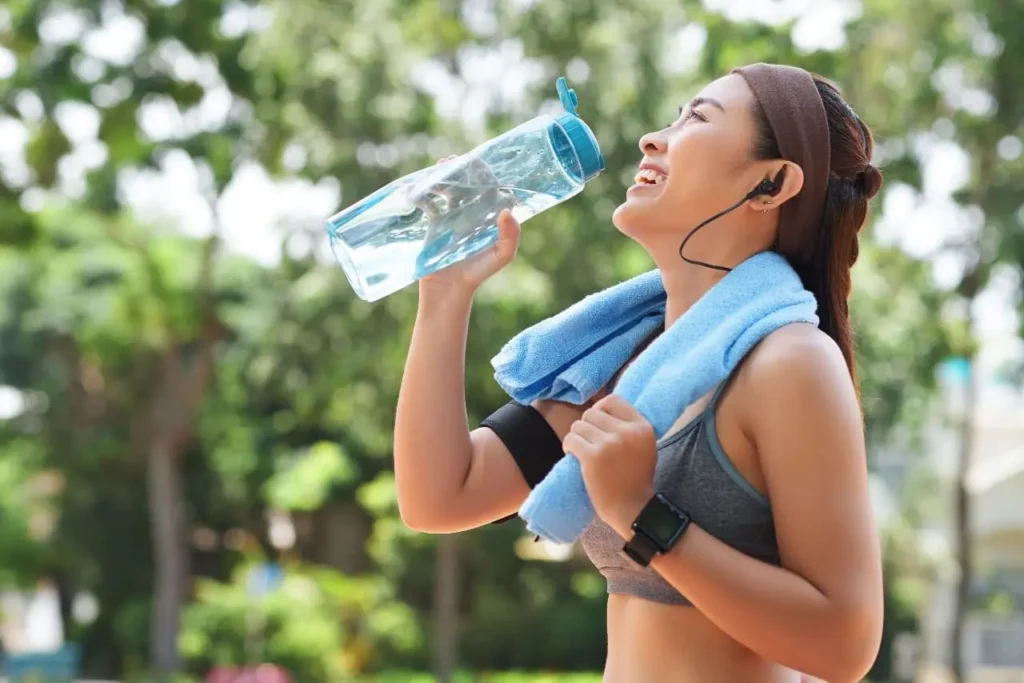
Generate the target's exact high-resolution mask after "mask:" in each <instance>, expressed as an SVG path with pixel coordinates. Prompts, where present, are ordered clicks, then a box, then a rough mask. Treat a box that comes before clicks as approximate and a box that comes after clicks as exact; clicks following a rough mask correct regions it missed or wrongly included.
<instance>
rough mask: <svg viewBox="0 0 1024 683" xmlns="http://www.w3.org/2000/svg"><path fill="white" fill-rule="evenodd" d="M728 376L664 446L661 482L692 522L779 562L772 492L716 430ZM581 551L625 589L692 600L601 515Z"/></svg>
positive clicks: (668, 600) (671, 600) (670, 601)
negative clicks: (639, 557) (730, 453)
mask: <svg viewBox="0 0 1024 683" xmlns="http://www.w3.org/2000/svg"><path fill="white" fill-rule="evenodd" d="M727 385H728V382H723V383H722V386H720V387H719V388H718V390H717V391H716V392H715V395H714V397H713V398H712V399H711V402H710V403H709V404H708V407H707V408H706V409H705V410H704V412H703V413H702V414H701V415H698V416H697V417H696V418H694V419H693V420H692V421H691V422H690V423H689V424H687V425H686V426H685V427H683V428H682V429H680V430H679V431H677V432H675V433H673V434H671V435H669V436H668V437H667V438H666V439H665V440H664V441H662V442H661V443H660V444H659V445H658V464H657V467H656V469H655V474H654V485H655V489H656V490H657V491H658V492H660V493H662V494H664V495H665V496H666V497H667V498H668V499H669V500H671V501H672V502H673V503H675V504H676V505H678V506H679V507H680V508H681V509H682V510H685V511H686V512H687V513H688V514H689V515H690V517H691V519H692V520H693V523H694V524H696V525H697V526H699V527H700V528H701V529H703V530H704V531H706V532H708V533H709V534H711V535H712V536H715V537H716V538H718V539H720V540H722V541H724V542H725V543H727V544H729V545H730V546H732V547H733V548H736V549H737V550H739V551H740V552H742V553H745V554H747V555H749V556H751V557H754V558H756V559H759V560H762V561H764V562H768V563H770V564H774V565H778V564H779V547H778V543H777V542H776V540H775V524H774V521H773V520H772V509H771V506H770V505H769V503H768V499H767V498H766V497H765V496H764V495H762V494H761V493H760V492H758V491H757V490H756V489H755V488H754V487H753V486H751V485H750V483H749V482H747V480H746V479H744V478H743V476H742V475H741V474H740V473H739V472H738V471H736V468H735V467H733V465H732V463H731V462H730V461H729V458H727V457H726V455H725V453H724V452H723V451H722V446H721V444H720V443H719V442H718V435H717V434H716V433H715V408H716V407H717V405H718V402H719V399H720V398H721V395H722V392H723V389H724V388H725V386H727ZM580 542H581V543H582V545H583V550H584V551H585V552H586V554H587V557H589V558H590V561H591V562H593V563H594V566H596V567H597V569H598V571H600V572H601V574H602V575H603V576H604V578H605V580H606V581H607V583H608V592H609V593H622V594H625V595H632V596H636V597H638V598H643V599H645V600H652V601H654V602H659V603H663V604H667V605H689V604H690V602H689V601H688V600H687V599H686V598H685V597H684V596H683V595H682V594H680V593H679V591H677V590H676V589H675V588H673V587H672V586H671V585H670V584H669V583H668V582H667V581H665V579H663V578H661V575H660V574H658V572H656V571H655V570H654V569H652V568H651V567H639V566H638V565H636V564H635V563H634V562H633V561H632V560H630V559H629V558H628V557H626V556H625V555H623V553H622V545H623V542H624V541H623V540H622V538H620V537H619V535H618V534H617V533H615V531H613V530H612V529H611V527H609V526H608V525H607V524H605V523H604V522H602V521H601V520H600V519H596V520H595V521H594V522H593V523H592V524H591V525H590V527H589V528H588V529H587V530H586V532H585V533H584V534H583V536H582V537H581V538H580Z"/></svg>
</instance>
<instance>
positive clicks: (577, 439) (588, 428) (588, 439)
mask: <svg viewBox="0 0 1024 683" xmlns="http://www.w3.org/2000/svg"><path fill="white" fill-rule="evenodd" d="M602 437H603V432H602V431H601V430H600V429H598V428H597V427H595V426H594V425H592V424H588V423H586V422H582V421H580V420H577V421H576V422H574V423H573V425H572V427H571V428H570V429H569V433H568V434H566V435H565V438H564V439H562V450H563V451H565V452H566V453H571V454H572V455H575V456H576V457H577V458H584V459H586V458H589V457H590V456H591V455H592V454H593V452H594V449H595V448H597V446H598V444H599V443H600V442H601V439H602Z"/></svg>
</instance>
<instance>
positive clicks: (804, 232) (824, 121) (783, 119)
mask: <svg viewBox="0 0 1024 683" xmlns="http://www.w3.org/2000/svg"><path fill="white" fill-rule="evenodd" d="M733 72H734V73H738V74H739V75H740V76H742V77H743V79H744V80H745V81H746V82H747V85H749V86H750V89H751V90H753V91H754V97H755V98H757V101H758V102H759V103H760V104H761V108H762V109H763V110H764V114H765V117H766V118H767V119H768V124H769V125H770V126H771V129H772V132H773V133H774V134H775V140H776V142H777V143H778V145H779V152H780V153H781V154H782V158H783V159H786V160H788V161H792V162H793V163H794V164H796V165H798V166H799V167H800V168H801V169H803V172H804V185H803V188H802V189H801V190H800V192H799V193H798V194H797V195H796V196H795V197H793V198H792V199H790V200H789V201H788V202H786V203H785V204H783V205H782V208H781V210H780V216H779V239H778V244H777V247H776V248H777V250H778V251H779V252H781V253H783V254H786V255H787V256H795V257H796V258H797V259H798V260H799V261H801V262H806V261H807V260H809V259H810V258H812V253H813V250H814V246H815V243H816V242H817V240H816V239H815V238H814V236H815V235H816V234H817V232H818V230H819V228H820V226H821V215H822V212H823V211H824V208H825V192H826V190H827V189H828V178H829V173H830V169H831V164H832V160H831V152H832V145H831V142H830V140H829V134H828V118H827V116H826V114H825V105H824V103H822V101H821V95H820V94H819V93H818V88H817V86H816V85H815V84H814V79H813V78H812V77H811V75H810V74H809V73H807V72H806V71H804V70H803V69H798V68H796V67H793V66H781V65H778V64H751V65H750V66H744V67H740V68H738V69H733Z"/></svg>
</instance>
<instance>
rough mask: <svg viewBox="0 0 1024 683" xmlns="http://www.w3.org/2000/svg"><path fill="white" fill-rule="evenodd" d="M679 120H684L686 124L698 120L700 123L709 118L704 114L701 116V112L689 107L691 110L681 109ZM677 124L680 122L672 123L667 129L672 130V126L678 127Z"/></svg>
mask: <svg viewBox="0 0 1024 683" xmlns="http://www.w3.org/2000/svg"><path fill="white" fill-rule="evenodd" d="M679 118H680V119H682V121H683V123H686V122H688V121H690V120H691V119H697V120H698V121H707V120H708V119H707V117H706V116H704V114H701V113H700V112H699V111H697V110H696V109H695V108H693V107H689V108H686V107H680V108H679ZM677 122H678V121H676V122H673V123H670V124H669V125H668V126H666V128H671V127H672V126H674V125H676V123H677Z"/></svg>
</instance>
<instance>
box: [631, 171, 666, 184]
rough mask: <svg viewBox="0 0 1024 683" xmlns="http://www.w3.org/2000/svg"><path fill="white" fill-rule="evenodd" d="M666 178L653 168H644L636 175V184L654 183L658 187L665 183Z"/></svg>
mask: <svg viewBox="0 0 1024 683" xmlns="http://www.w3.org/2000/svg"><path fill="white" fill-rule="evenodd" d="M666 177H667V176H665V175H664V174H663V173H658V172H657V171H655V170H654V169H653V168H645V169H643V170H642V171H640V172H639V173H637V174H636V182H638V183H639V182H641V181H645V182H648V183H654V184H655V185H658V184H660V183H663V182H665V178H666Z"/></svg>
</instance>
